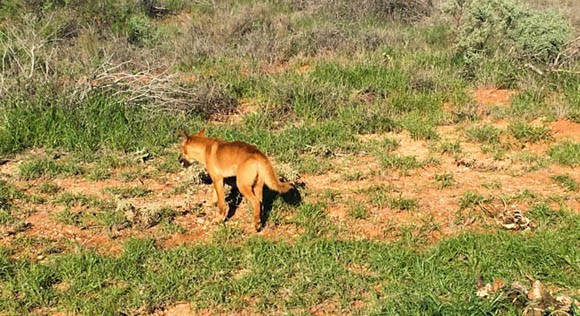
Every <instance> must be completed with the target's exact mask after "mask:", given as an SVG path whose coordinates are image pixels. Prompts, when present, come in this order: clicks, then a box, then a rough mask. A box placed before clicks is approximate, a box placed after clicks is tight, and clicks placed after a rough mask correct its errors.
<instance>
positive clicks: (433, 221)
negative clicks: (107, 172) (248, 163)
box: [0, 89, 580, 316]
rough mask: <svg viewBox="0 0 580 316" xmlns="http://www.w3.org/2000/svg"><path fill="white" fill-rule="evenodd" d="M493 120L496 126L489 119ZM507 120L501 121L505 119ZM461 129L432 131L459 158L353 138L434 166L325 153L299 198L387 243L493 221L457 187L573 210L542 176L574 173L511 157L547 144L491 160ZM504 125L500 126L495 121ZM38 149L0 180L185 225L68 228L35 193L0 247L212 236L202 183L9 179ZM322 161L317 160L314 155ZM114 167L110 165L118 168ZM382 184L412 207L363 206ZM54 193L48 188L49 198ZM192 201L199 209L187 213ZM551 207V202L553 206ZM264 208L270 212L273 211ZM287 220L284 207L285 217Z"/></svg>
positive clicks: (487, 98) (288, 231)
mask: <svg viewBox="0 0 580 316" xmlns="http://www.w3.org/2000/svg"><path fill="white" fill-rule="evenodd" d="M513 93H514V92H513V91H507V90H497V89H481V90H477V91H475V92H474V95H475V98H476V100H477V101H478V102H480V103H482V104H500V105H508V104H509V100H510V97H511V95H513ZM242 105H243V108H244V109H245V110H243V111H244V112H251V111H253V110H255V108H256V107H257V105H256V104H253V103H252V102H251V101H248V100H244V102H242ZM496 123H497V125H498V126H503V125H502V123H504V122H496ZM505 123H506V124H504V125H506V126H507V122H505ZM546 126H549V127H550V128H551V129H552V131H553V136H554V139H555V140H554V141H562V140H572V141H579V140H580V124H578V123H574V122H570V121H567V120H559V121H556V122H552V123H547V124H546ZM466 127H467V126H462V125H453V126H440V127H439V128H438V132H439V134H440V136H441V138H442V140H448V141H455V140H459V141H460V142H461V149H462V153H461V157H453V156H451V155H449V154H440V153H439V152H437V151H436V150H434V146H435V144H433V143H430V142H427V141H423V140H413V139H411V137H410V136H409V135H408V133H406V132H402V133H397V134H395V133H390V134H387V135H368V136H364V137H361V138H360V141H361V142H368V141H369V140H373V139H382V138H383V137H385V136H387V137H391V138H395V139H396V140H397V141H398V142H399V144H400V146H399V147H398V148H397V149H396V150H395V152H394V153H395V154H400V155H413V156H416V158H417V159H418V160H419V161H424V160H426V159H427V158H429V157H434V158H435V159H437V160H439V163H438V164H435V165H432V166H425V167H422V168H418V169H412V170H409V171H408V173H406V174H403V173H402V172H401V171H399V170H385V169H383V168H382V167H381V166H380V163H379V161H378V159H377V158H376V156H375V154H374V153H360V154H359V155H349V156H338V157H334V158H329V159H330V162H331V163H332V165H333V168H332V169H331V171H329V172H327V173H324V174H321V175H311V174H303V175H301V180H302V181H304V182H305V184H306V191H303V193H302V195H303V197H304V201H305V202H310V203H316V202H321V201H323V202H325V203H326V205H327V208H326V213H327V216H328V217H329V218H330V219H331V220H332V222H333V223H336V226H337V227H338V232H339V235H338V236H339V238H344V239H377V240H395V239H398V238H400V235H399V233H400V231H401V228H403V227H407V228H410V229H411V230H412V232H413V234H414V236H416V237H418V238H419V237H420V238H423V239H424V240H425V241H426V242H428V243H429V242H436V241H438V240H440V239H441V238H443V237H445V236H450V235H456V234H458V233H460V232H462V231H464V230H466V229H471V230H483V229H484V224H494V221H493V219H491V218H488V217H486V216H485V215H484V214H481V213H480V214H477V212H475V211H474V212H475V213H474V214H472V215H473V216H471V215H470V216H468V218H467V219H466V220H460V221H459V220H458V214H459V203H460V199H461V197H462V196H463V194H464V193H465V192H475V193H478V194H481V195H483V196H486V197H490V196H492V197H499V196H500V195H501V196H507V197H510V196H515V195H518V194H519V193H521V192H523V191H524V190H529V191H531V192H533V193H534V194H536V195H537V196H538V197H543V198H547V197H549V196H561V197H564V199H563V202H562V205H563V206H565V207H567V208H569V209H571V210H573V211H576V212H579V211H580V199H579V196H578V194H577V193H576V192H567V191H565V190H564V189H563V188H562V187H560V186H559V185H558V184H556V183H555V182H554V181H553V180H552V179H551V177H552V176H554V175H568V176H570V177H572V178H574V179H575V180H576V181H579V182H580V173H578V172H577V170H576V169H574V168H571V167H566V166H560V165H557V164H548V165H547V166H546V167H539V168H537V170H533V169H531V170H530V168H529V167H530V166H529V163H526V162H522V161H521V160H520V159H518V157H519V155H521V154H522V153H523V152H526V153H529V154H533V155H539V156H543V157H545V156H546V150H547V148H549V146H550V144H548V143H540V144H536V145H530V144H519V145H514V146H512V149H511V150H509V151H508V153H507V154H506V155H505V156H504V158H502V159H500V160H496V159H494V158H493V155H492V154H485V153H482V151H481V144H479V143H472V142H469V141H468V140H467V139H466V137H465V132H464V131H465V128H466ZM504 128H505V127H504ZM38 155H39V152H38V151H31V152H29V153H27V154H23V155H21V156H19V157H16V158H15V159H14V160H13V161H10V162H8V163H6V164H4V165H2V166H0V180H4V181H7V182H8V183H10V184H13V185H14V186H16V187H18V188H20V189H23V190H25V191H26V192H27V193H30V194H36V195H42V194H40V193H39V192H38V189H37V187H38V186H39V185H40V184H41V183H43V182H46V181H52V182H54V183H55V184H57V185H59V186H60V187H62V188H63V192H71V193H82V194H85V195H94V196H97V197H99V198H103V199H110V198H112V197H111V196H110V195H109V194H108V193H105V191H104V189H105V188H107V187H112V186H115V187H131V186H146V187H147V188H149V189H150V190H152V193H151V194H149V195H147V196H145V197H139V198H130V199H127V200H128V201H129V202H130V203H132V204H133V205H135V206H136V207H154V208H162V207H169V208H172V209H174V210H177V211H178V212H179V214H182V215H178V216H177V217H176V218H175V220H174V223H176V224H178V225H179V226H181V227H183V228H184V229H185V233H165V232H163V231H162V229H161V228H160V227H159V226H155V227H152V228H148V229H137V228H128V229H124V230H121V231H119V232H116V233H110V232H107V231H106V230H105V229H104V228H102V227H86V228H80V227H76V226H74V225H65V224H61V223H59V222H58V221H57V219H56V216H55V213H57V212H59V211H62V210H63V209H64V206H62V205H61V204H57V203H54V202H52V201H53V200H54V198H55V197H54V196H53V197H50V196H45V198H46V199H47V202H45V203H42V204H34V203H32V202H22V201H17V202H16V204H17V207H18V208H19V209H23V210H24V209H25V210H29V212H28V213H23V214H21V215H20V216H21V219H22V220H23V221H25V222H26V223H29V224H30V228H28V229H26V230H24V231H23V232H17V233H15V234H8V235H0V245H2V244H5V245H6V244H12V243H13V242H14V240H15V239H17V238H21V237H36V238H45V239H47V240H50V241H52V242H55V243H57V244H59V245H62V246H63V247H64V248H65V249H64V251H67V249H68V250H71V249H74V248H75V247H77V246H79V245H80V246H88V247H93V248H95V249H96V250H98V251H100V252H103V253H110V254H117V253H119V252H120V251H121V250H122V245H123V242H124V241H125V240H126V239H127V238H129V237H133V236H137V237H146V236H147V237H153V238H155V239H156V240H158V244H159V245H161V246H164V247H175V246H178V245H182V244H196V243H203V242H207V241H209V240H211V239H212V236H213V234H214V233H215V232H216V230H217V229H218V227H219V226H218V225H216V224H215V223H214V222H215V214H216V210H215V207H214V206H212V205H211V204H210V203H209V202H208V201H209V200H210V199H211V190H212V188H211V186H208V185H192V186H191V187H190V188H188V190H186V192H185V193H174V190H175V189H176V188H178V187H179V186H180V185H181V184H182V183H183V182H184V181H186V180H187V178H188V177H187V171H178V172H176V173H170V174H161V175H157V176H155V177H151V178H145V179H140V180H139V179H137V180H133V181H131V182H122V181H120V180H118V179H117V178H115V176H113V177H112V178H111V179H108V180H104V181H91V180H88V179H84V178H81V177H78V176H77V177H71V178H55V179H41V180H32V181H24V180H22V179H20V178H19V172H18V165H19V164H20V163H21V162H22V161H26V160H27V159H31V158H33V157H34V156H38ZM321 159H324V158H321ZM155 162H156V161H155V159H154V160H152V161H151V162H146V163H143V167H144V169H145V171H154V170H155V167H154V163H155ZM121 171H123V170H122V168H121V170H115V171H114V174H119V173H120V172H121ZM355 172H359V173H360V175H361V177H360V178H361V179H360V180H350V181H349V180H347V179H348V177H347V176H348V175H352V174H354V173H355ZM442 173H449V174H452V175H453V178H454V180H455V183H454V184H453V185H452V186H450V187H447V188H443V189H440V188H439V187H438V184H437V183H436V181H435V175H437V174H442ZM484 184H494V186H493V187H491V186H488V187H489V188H486V187H484V186H483V185H484ZM377 185H384V187H385V188H386V189H385V190H387V188H388V190H387V191H386V192H385V194H386V195H387V196H389V197H403V198H412V199H415V200H416V201H417V203H418V208H417V209H415V210H408V211H401V210H396V209H391V208H390V207H388V206H385V207H377V206H374V205H373V204H372V203H371V202H372V201H371V199H372V197H371V195H370V194H369V193H365V189H368V188H369V187H372V186H377ZM329 192H335V194H334V195H335V196H334V198H328V196H329V194H328V193H329ZM59 194H60V193H58V194H57V196H58V195H59ZM355 203H364V204H365V205H366V206H367V211H368V216H367V217H366V218H365V219H353V218H352V216H351V215H350V214H349V208H350V207H352V205H354V204H355ZM197 205H201V208H202V210H203V212H202V213H199V212H198V211H195V209H196V206H197ZM552 206H553V207H556V208H558V207H559V205H557V204H554V205H552ZM508 207H510V208H511V207H513V208H519V209H521V210H522V211H524V212H525V211H526V210H527V209H528V208H529V207H530V205H529V203H528V202H526V201H525V200H522V201H520V200H517V202H514V203H513V205H511V204H510V205H508ZM73 210H74V211H78V212H91V210H90V209H89V208H88V207H85V208H82V207H81V208H74V209H73ZM273 211H274V212H275V211H276V210H273ZM286 216H287V217H288V218H291V217H292V216H294V214H293V212H289V214H287V215H286ZM226 225H231V226H234V227H237V228H239V229H240V230H241V231H242V232H243V234H244V235H246V236H251V235H253V234H256V233H255V232H254V230H253V228H252V220H251V214H250V211H249V207H248V205H247V203H246V202H245V201H243V202H242V204H241V205H240V207H239V208H238V210H237V212H236V214H235V216H234V217H233V218H232V219H231V220H230V221H229V222H228V223H227V224H226ZM301 231H302V229H301V228H300V227H297V226H296V225H295V224H291V223H283V224H279V225H276V224H274V223H267V226H266V228H265V229H264V231H263V232H261V233H260V234H261V235H262V236H263V237H264V238H268V239H272V240H287V241H292V240H294V239H295V238H296V237H297V236H298V235H299V234H300V232H301ZM22 255H28V256H30V257H32V258H35V257H36V258H37V259H38V260H42V259H43V258H44V256H43V255H42V251H40V250H39V251H35V250H27V251H26V252H23V254H22ZM310 312H311V313H313V314H315V315H328V314H333V313H335V312H336V306H333V305H332V302H329V303H322V304H320V305H316V306H313V307H312V309H311V311H310ZM194 314H195V315H206V314H207V315H209V314H213V313H212V312H211V311H196V312H192V311H191V309H190V306H189V304H187V303H179V304H176V305H174V306H171V307H167V309H165V310H163V311H158V312H156V313H155V315H168V316H169V315H194Z"/></svg>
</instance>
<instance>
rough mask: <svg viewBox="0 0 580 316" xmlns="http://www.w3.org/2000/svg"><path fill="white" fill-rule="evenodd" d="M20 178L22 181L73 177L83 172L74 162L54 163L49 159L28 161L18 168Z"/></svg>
mask: <svg viewBox="0 0 580 316" xmlns="http://www.w3.org/2000/svg"><path fill="white" fill-rule="evenodd" d="M19 169H20V176H21V177H22V178H23V179H24V180H31V179H38V178H41V177H54V176H68V177H70V176H75V175H79V174H83V173H84V170H83V168H81V167H80V166H79V165H78V164H76V163H74V162H62V161H55V160H53V159H50V158H41V159H35V160H31V161H28V162H26V163H23V164H22V165H20V166H19Z"/></svg>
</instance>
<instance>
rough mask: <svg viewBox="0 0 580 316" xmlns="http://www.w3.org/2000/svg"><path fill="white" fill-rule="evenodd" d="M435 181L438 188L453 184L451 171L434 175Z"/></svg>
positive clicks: (453, 179)
mask: <svg viewBox="0 0 580 316" xmlns="http://www.w3.org/2000/svg"><path fill="white" fill-rule="evenodd" d="M435 181H436V182H437V186H438V187H439V189H443V188H447V187H450V186H452V185H453V184H455V182H456V181H455V178H454V177H453V174H451V173H440V174H436V175H435Z"/></svg>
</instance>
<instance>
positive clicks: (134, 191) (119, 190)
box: [104, 185, 152, 199]
mask: <svg viewBox="0 0 580 316" xmlns="http://www.w3.org/2000/svg"><path fill="white" fill-rule="evenodd" d="M104 192H105V193H108V194H111V195H114V196H117V197H120V198H123V199H127V198H135V197H144V196H147V195H149V194H151V193H152V191H151V190H150V189H148V188H147V187H144V186H138V185H137V186H131V187H108V188H105V189H104Z"/></svg>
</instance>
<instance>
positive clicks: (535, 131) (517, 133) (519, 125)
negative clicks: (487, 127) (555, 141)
mask: <svg viewBox="0 0 580 316" xmlns="http://www.w3.org/2000/svg"><path fill="white" fill-rule="evenodd" d="M509 131H510V132H511V134H512V135H513V136H514V137H515V138H516V139H517V140H519V141H522V142H529V143H537V142H540V141H548V140H550V139H551V138H552V136H551V130H550V129H549V128H547V127H543V126H540V127H533V126H531V125H530V124H528V123H526V122H522V121H516V122H513V123H511V124H510V126H509Z"/></svg>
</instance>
